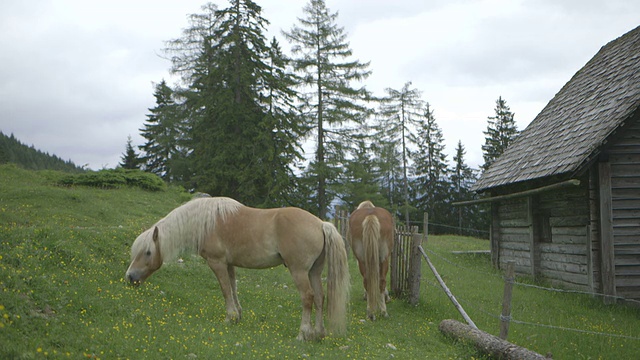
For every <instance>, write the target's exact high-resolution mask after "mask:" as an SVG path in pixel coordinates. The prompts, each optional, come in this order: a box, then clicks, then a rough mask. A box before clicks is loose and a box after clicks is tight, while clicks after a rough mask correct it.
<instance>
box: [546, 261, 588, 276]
mask: <svg viewBox="0 0 640 360" xmlns="http://www.w3.org/2000/svg"><path fill="white" fill-rule="evenodd" d="M540 269H541V271H542V270H556V271H562V272H566V273H572V274H580V275H587V265H586V264H569V263H561V262H555V261H541V262H540Z"/></svg>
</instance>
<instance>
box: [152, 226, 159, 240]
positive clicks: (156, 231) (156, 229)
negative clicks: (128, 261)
mask: <svg viewBox="0 0 640 360" xmlns="http://www.w3.org/2000/svg"><path fill="white" fill-rule="evenodd" d="M153 242H154V243H156V244H157V243H158V227H157V226H156V227H155V228H154V229H153Z"/></svg>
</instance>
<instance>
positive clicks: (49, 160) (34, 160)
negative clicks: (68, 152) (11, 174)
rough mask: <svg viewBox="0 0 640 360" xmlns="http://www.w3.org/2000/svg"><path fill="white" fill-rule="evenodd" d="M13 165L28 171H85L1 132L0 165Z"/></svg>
mask: <svg viewBox="0 0 640 360" xmlns="http://www.w3.org/2000/svg"><path fill="white" fill-rule="evenodd" d="M6 163H13V164H17V165H18V166H20V167H22V168H24V169H28V170H60V171H66V172H81V171H84V169H82V168H81V167H79V166H77V165H76V164H74V163H73V162H71V160H69V161H64V160H62V159H61V158H59V157H57V156H55V155H49V154H48V153H44V152H42V151H40V150H37V149H36V148H34V147H33V145H32V146H27V145H25V144H23V143H21V142H20V141H19V140H18V139H16V138H15V136H13V134H11V136H7V135H5V134H4V133H2V132H1V131H0V164H6Z"/></svg>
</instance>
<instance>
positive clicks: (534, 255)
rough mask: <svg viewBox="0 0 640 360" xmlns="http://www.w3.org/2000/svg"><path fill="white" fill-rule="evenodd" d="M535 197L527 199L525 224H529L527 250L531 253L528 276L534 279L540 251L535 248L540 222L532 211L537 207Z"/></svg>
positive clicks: (538, 237) (538, 265)
mask: <svg viewBox="0 0 640 360" xmlns="http://www.w3.org/2000/svg"><path fill="white" fill-rule="evenodd" d="M537 198H538V197H537V196H535V195H531V196H528V197H527V205H528V211H527V222H529V250H530V252H531V254H530V259H531V271H530V274H531V275H533V276H534V277H535V276H536V275H537V273H538V267H540V250H539V247H538V246H537V243H538V241H537V239H540V235H539V232H540V229H539V228H540V222H539V221H536V220H537V219H536V217H535V215H534V211H535V208H536V205H537Z"/></svg>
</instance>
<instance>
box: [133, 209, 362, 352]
mask: <svg viewBox="0 0 640 360" xmlns="http://www.w3.org/2000/svg"><path fill="white" fill-rule="evenodd" d="M184 250H188V251H191V252H195V253H198V254H200V256H202V257H203V258H204V259H205V260H206V261H207V264H208V265H209V267H210V268H211V270H213V272H214V273H215V275H216V277H217V279H218V282H219V283H220V288H221V289H222V295H223V296H224V300H225V303H226V311H227V316H226V319H225V320H226V321H231V322H237V321H238V320H240V318H241V317H242V308H241V307H240V302H239V301H238V293H237V289H236V274H235V268H234V267H235V266H239V267H243V268H251V269H265V268H269V267H274V266H277V265H280V264H284V265H285V266H286V267H287V268H288V269H289V272H290V273H291V276H292V277H293V281H294V282H295V284H296V287H297V288H298V291H299V292H300V298H301V299H302V321H301V323H300V332H299V334H298V339H299V340H311V339H317V338H321V337H323V336H324V335H325V329H324V324H323V321H322V311H323V302H324V294H323V289H322V279H321V275H322V271H323V268H324V264H325V260H327V263H328V271H327V318H328V321H329V326H330V329H331V330H333V331H334V332H335V333H336V334H338V335H341V334H344V333H345V330H346V315H347V314H346V312H347V303H348V301H349V288H350V280H349V270H348V263H347V251H346V247H345V244H344V242H343V240H342V237H341V236H340V234H339V233H338V231H337V230H336V228H335V227H334V226H333V225H332V224H331V223H328V222H323V221H322V220H320V219H319V218H317V217H315V216H314V215H312V214H310V213H308V212H306V211H304V210H302V209H298V208H292V207H290V208H279V209H254V208H250V207H247V206H244V205H242V204H241V203H239V202H237V201H236V200H233V199H229V198H224V197H218V198H215V197H213V198H212V197H209V198H199V199H194V200H191V201H189V202H188V203H186V204H184V205H182V206H180V207H178V208H176V209H174V210H173V211H171V212H170V213H169V214H168V215H167V216H166V217H165V218H163V219H161V220H160V221H158V222H157V223H156V224H155V225H153V226H152V227H151V228H150V229H148V230H146V231H145V232H143V233H142V234H141V235H140V236H138V238H137V239H136V240H135V241H134V242H133V245H132V246H131V265H129V269H128V270H127V273H126V279H127V280H128V281H129V282H130V283H131V284H134V285H139V284H140V283H142V282H143V281H144V280H145V279H146V278H148V277H149V275H151V274H152V273H153V272H154V271H156V270H158V269H159V268H160V266H161V265H162V263H163V262H165V261H169V260H171V259H173V258H175V257H176V256H177V254H178V253H179V252H181V251H184ZM314 305H315V311H316V317H315V327H313V326H312V323H311V313H312V310H313V309H312V307H313V306H314Z"/></svg>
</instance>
